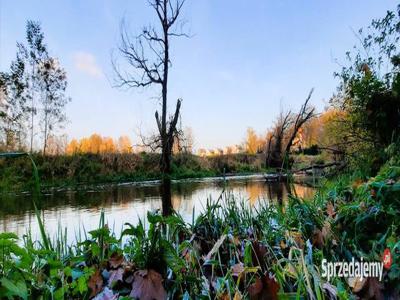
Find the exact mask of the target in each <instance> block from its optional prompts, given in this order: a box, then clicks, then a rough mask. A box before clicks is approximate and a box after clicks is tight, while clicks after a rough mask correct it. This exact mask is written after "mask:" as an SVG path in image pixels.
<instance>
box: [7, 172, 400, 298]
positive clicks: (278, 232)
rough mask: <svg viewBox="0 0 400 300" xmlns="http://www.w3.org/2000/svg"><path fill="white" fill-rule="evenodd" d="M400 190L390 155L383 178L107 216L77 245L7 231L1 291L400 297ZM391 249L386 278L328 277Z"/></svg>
mask: <svg viewBox="0 0 400 300" xmlns="http://www.w3.org/2000/svg"><path fill="white" fill-rule="evenodd" d="M399 198H400V167H399V166H398V164H387V165H385V166H384V167H383V168H382V169H381V171H380V172H379V173H378V174H377V175H376V176H375V177H373V178H369V179H366V178H363V177H360V176H356V175H351V176H350V175H343V176H341V177H339V178H337V179H335V180H334V181H331V182H327V183H326V184H325V185H324V187H323V188H321V189H320V190H319V192H318V193H316V195H315V197H313V198H311V199H300V198H298V197H296V196H293V197H290V198H289V201H288V202H286V203H284V204H283V205H278V204H275V203H265V204H261V205H259V206H257V207H250V206H249V205H248V203H246V202H244V201H243V199H240V198H236V197H232V195H231V194H230V193H229V191H226V193H223V194H222V195H221V197H220V198H219V199H213V201H207V205H206V207H205V210H204V211H203V212H202V213H201V214H200V215H199V216H198V217H197V218H195V219H194V220H193V221H191V222H185V221H183V219H182V218H181V216H180V215H178V214H174V215H172V216H169V217H166V218H165V217H162V216H160V215H158V214H155V213H151V212H149V213H148V215H147V220H146V222H145V223H146V224H147V225H146V228H147V230H145V226H144V225H143V224H144V223H139V224H137V225H136V224H133V225H129V224H126V225H125V227H124V231H123V233H122V235H121V236H116V235H115V233H113V232H112V231H111V230H110V227H109V226H108V225H107V224H106V223H105V221H104V220H105V216H104V215H102V216H101V217H100V226H99V228H98V229H97V230H94V231H91V232H88V233H83V232H81V233H78V234H77V238H78V241H79V242H77V243H73V244H72V245H71V244H67V243H66V241H65V239H64V232H63V231H62V230H60V232H59V234H58V236H57V237H56V238H55V239H54V240H50V239H49V238H48V236H47V235H46V234H43V235H42V239H41V240H40V241H33V240H32V238H31V237H30V236H29V235H28V236H27V237H26V238H25V239H24V246H22V247H20V246H18V243H17V241H18V237H16V236H15V235H12V234H6V233H3V234H0V244H1V245H3V247H0V254H1V257H3V260H2V261H1V268H0V273H1V278H2V279H1V280H0V282H1V287H0V297H13V296H19V297H21V298H25V299H27V298H32V299H38V298H40V297H42V298H43V299H47V298H54V299H63V298H64V299H65V298H76V299H89V298H93V297H95V299H131V298H130V297H133V298H136V297H139V298H143V299H145V298H146V299H147V298H152V299H165V298H166V297H169V298H170V299H181V298H183V299H195V298H196V297H199V296H200V295H202V296H203V297H205V298H211V299H214V298H216V299H230V298H231V299H243V298H251V299H255V298H256V299H295V298H297V299H302V298H303V299H306V298H309V299H324V298H325V299H351V298H353V297H359V298H362V299H373V298H375V299H383V297H386V298H391V299H397V298H399V296H400V294H399V293H400V291H399V286H400V269H399V265H398V261H399V258H400V253H399V250H398V249H399V247H400V246H399V236H400V232H399V228H400V220H399V218H398V215H399V214H400V205H399V201H398V199H399ZM360 211H361V212H362V213H360ZM272 220H273V221H272ZM44 231H45V229H44ZM385 249H388V250H385ZM385 251H386V252H387V251H389V253H390V255H391V259H392V264H391V266H390V267H388V268H385V269H384V270H383V273H382V280H381V281H380V280H379V278H375V277H373V278H363V279H361V278H360V277H357V276H354V277H351V278H340V277H335V278H332V279H331V280H330V281H328V279H327V278H326V277H324V276H323V273H324V272H323V269H322V259H326V260H327V261H329V262H339V261H351V260H352V258H354V259H355V260H356V261H359V260H360V259H361V258H363V259H364V261H370V262H374V261H378V262H381V261H382V256H383V253H384V252H385ZM38 262H40V264H38Z"/></svg>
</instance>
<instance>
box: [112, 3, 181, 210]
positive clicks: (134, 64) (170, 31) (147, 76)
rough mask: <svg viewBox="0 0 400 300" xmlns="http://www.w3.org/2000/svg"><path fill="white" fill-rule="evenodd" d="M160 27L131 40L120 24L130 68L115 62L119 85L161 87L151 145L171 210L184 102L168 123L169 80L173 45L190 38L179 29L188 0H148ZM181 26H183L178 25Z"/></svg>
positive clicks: (166, 207) (166, 205) (165, 206)
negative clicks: (158, 157)
mask: <svg viewBox="0 0 400 300" xmlns="http://www.w3.org/2000/svg"><path fill="white" fill-rule="evenodd" d="M148 2H149V5H150V6H151V8H152V9H153V10H154V12H155V14H156V17H157V21H158V24H159V27H156V26H147V27H144V28H143V30H142V32H141V34H139V35H138V36H136V37H134V38H132V37H131V35H130V34H129V33H128V30H127V26H126V24H125V23H124V22H122V23H121V44H120V47H119V52H120V54H121V56H122V57H123V58H124V59H125V61H126V63H127V64H128V66H129V67H131V69H129V70H128V71H126V70H125V71H122V70H121V69H120V68H119V66H118V65H117V63H116V61H115V60H114V61H113V66H114V70H115V74H116V79H117V85H118V86H120V87H128V88H140V87H148V86H158V87H160V89H161V91H160V98H161V102H162V107H161V116H160V115H159V113H158V111H156V112H155V118H156V123H157V128H158V136H157V138H156V139H155V140H153V141H151V143H153V144H155V145H156V146H157V147H159V148H161V160H160V170H161V172H162V174H163V175H164V176H163V187H164V191H163V196H164V198H163V210H164V212H165V213H166V214H168V213H169V211H170V209H171V205H172V204H171V197H170V194H171V190H170V184H171V181H170V178H169V177H170V174H171V155H172V149H173V144H174V140H175V136H176V131H177V122H178V118H179V113H180V107H181V100H180V99H178V101H177V104H176V108H175V113H174V114H173V115H172V116H171V117H170V118H169V121H168V112H167V107H168V79H169V77H168V76H169V69H170V66H171V57H170V42H171V39H172V38H174V37H182V36H187V35H186V34H185V33H183V32H182V31H181V30H180V29H181V28H182V25H183V23H182V22H179V17H180V14H181V11H182V7H183V5H184V3H185V0H149V1H148ZM179 25H181V26H179Z"/></svg>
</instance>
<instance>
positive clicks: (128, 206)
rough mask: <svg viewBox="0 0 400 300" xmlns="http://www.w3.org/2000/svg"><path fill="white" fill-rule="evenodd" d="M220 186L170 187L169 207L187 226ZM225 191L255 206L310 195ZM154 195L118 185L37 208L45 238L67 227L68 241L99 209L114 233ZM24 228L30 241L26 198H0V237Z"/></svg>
mask: <svg viewBox="0 0 400 300" xmlns="http://www.w3.org/2000/svg"><path fill="white" fill-rule="evenodd" d="M224 185H225V184H224V182H222V181H215V180H207V181H190V182H189V181H186V182H179V183H173V184H172V189H171V194H172V197H171V199H172V205H173V207H174V209H175V210H177V211H179V212H180V213H181V214H182V216H183V218H184V219H185V220H186V221H188V222H190V221H191V220H192V214H193V212H195V214H198V213H199V212H200V211H201V210H202V209H203V207H204V206H205V204H206V201H207V199H217V198H218V197H219V196H220V194H221V192H222V191H223V189H224ZM226 189H227V190H228V191H229V192H231V193H233V194H234V195H236V196H238V197H240V198H243V199H246V200H248V201H249V203H250V204H251V205H255V204H257V203H258V202H259V201H277V202H278V203H283V202H285V201H286V200H287V198H288V194H289V193H293V194H296V195H298V196H299V197H302V198H309V197H311V196H312V195H313V192H314V189H313V188H311V187H307V186H304V185H300V184H294V185H291V187H289V186H288V185H287V184H284V183H266V182H265V181H264V180H263V179H262V178H258V179H257V178H256V179H254V178H253V179H245V180H243V179H241V180H229V181H228V182H227V183H226ZM160 195H161V189H160V186H159V185H147V186H132V185H124V186H114V187H109V188H106V189H102V190H92V191H87V192H73V191H67V192H58V193H53V194H50V195H45V196H44V197H43V199H42V201H41V204H40V205H41V207H42V214H43V218H44V220H45V226H46V229H47V231H48V232H49V233H50V236H54V234H55V233H56V232H57V230H58V229H59V228H65V227H67V229H68V231H67V234H68V239H69V240H70V241H72V240H74V238H75V236H76V235H77V234H78V233H79V231H82V228H85V230H86V231H88V230H91V229H94V228H96V227H97V226H98V222H99V216H100V212H101V209H104V210H105V213H106V218H107V221H108V224H109V226H110V227H113V228H114V230H116V231H117V232H119V231H120V229H121V228H122V226H123V224H124V223H126V222H129V223H136V222H138V219H139V218H144V217H145V215H146V212H147V211H149V210H156V209H161V197H160ZM29 229H30V230H31V232H32V234H33V236H34V237H38V233H39V231H38V224H37V221H36V217H35V214H34V211H33V205H32V202H31V198H30V196H29V195H19V196H0V232H6V231H7V232H15V233H16V234H17V235H19V236H22V235H23V234H25V233H26V232H27V230H29Z"/></svg>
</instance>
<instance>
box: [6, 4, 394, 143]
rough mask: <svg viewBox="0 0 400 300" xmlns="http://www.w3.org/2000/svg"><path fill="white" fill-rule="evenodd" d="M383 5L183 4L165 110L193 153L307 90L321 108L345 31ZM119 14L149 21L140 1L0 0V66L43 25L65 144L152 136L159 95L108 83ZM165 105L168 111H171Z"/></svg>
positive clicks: (239, 134) (350, 39) (349, 37)
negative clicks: (59, 72)
mask: <svg viewBox="0 0 400 300" xmlns="http://www.w3.org/2000/svg"><path fill="white" fill-rule="evenodd" d="M396 5H397V3H396V1H387V0H379V1H378V0H354V1H349V0H338V1H323V0H319V1H317V0H307V1H306V0H304V1H290V0H276V1H267V0H252V1H250V0H236V1H232V0H187V4H186V6H185V8H184V12H183V14H184V18H185V19H186V20H187V21H188V23H187V29H188V30H189V31H190V32H191V33H192V35H193V37H192V38H190V39H179V40H175V41H173V42H172V63H173V67H172V69H171V73H170V74H171V75H170V85H169V89H170V93H169V99H170V104H171V105H172V104H173V105H174V104H175V99H177V98H178V97H180V98H183V105H182V112H183V118H182V122H183V125H184V126H190V127H191V128H192V130H193V134H194V137H195V145H196V147H197V148H199V147H205V148H214V147H223V146H226V145H230V144H236V143H239V142H241V141H243V139H244V137H245V132H246V128H247V127H249V126H251V127H253V128H254V129H255V130H256V131H257V132H259V133H262V132H265V131H266V130H267V129H268V128H269V127H271V125H272V123H273V121H274V119H275V117H276V115H277V114H278V113H279V110H280V107H281V106H282V107H285V108H291V109H297V108H298V107H299V106H300V105H301V103H302V101H303V100H304V99H305V97H306V96H307V94H308V92H309V90H310V89H311V88H312V87H314V88H315V92H314V95H313V97H312V103H313V104H314V105H315V106H316V107H317V108H318V109H319V110H320V111H321V110H322V109H323V108H324V107H325V106H326V105H327V104H328V99H329V98H330V96H331V95H332V94H333V92H334V91H335V87H336V86H337V80H336V79H335V78H334V77H333V72H334V71H336V70H338V68H339V66H338V64H337V63H336V62H335V60H336V59H338V60H339V61H344V54H345V52H346V51H347V50H349V49H351V47H352V46H353V45H354V44H355V43H356V38H355V36H354V33H353V30H357V29H359V28H360V27H364V26H367V25H368V24H369V23H370V21H371V19H372V18H378V17H381V16H383V15H385V13H386V11H387V10H388V9H390V10H393V9H395V8H396ZM122 17H125V18H126V20H127V21H128V23H129V26H130V28H131V30H132V32H133V33H134V32H138V31H139V30H140V29H141V28H142V26H143V25H147V24H149V23H151V22H152V21H153V20H154V19H155V18H154V14H153V11H152V10H151V9H150V7H149V6H148V5H147V1H146V0H130V1H126V0H125V1H122V0H113V1H111V0H108V1H106V0H85V1H72V0H58V1H54V0H53V1H52V0H40V1H39V0H29V1H28V0H26V1H22V0H21V1H11V0H0V70H3V71H4V70H7V68H8V67H9V64H10V61H11V60H12V59H13V58H14V57H15V51H16V41H23V40H24V38H25V24H26V20H29V19H30V20H37V21H40V22H41V24H42V29H43V31H44V33H45V39H46V43H47V44H48V47H49V49H50V52H51V54H52V55H53V56H56V57H58V58H59V59H60V61H61V64H62V65H63V66H64V67H65V69H66V71H67V74H68V79H69V86H68V94H69V96H71V98H72V102H71V103H70V104H69V105H68V108H67V114H68V118H69V123H68V124H67V126H66V128H65V132H66V133H67V134H68V136H69V137H70V138H72V137H77V138H79V137H82V136H88V135H90V134H91V133H93V132H97V133H100V134H102V135H104V136H112V137H118V136H120V135H129V136H131V137H132V139H133V140H134V142H135V143H138V139H137V137H136V133H137V132H138V130H139V129H140V130H141V131H142V132H144V133H146V132H151V131H152V130H154V128H155V126H154V111H155V109H156V108H158V103H157V101H156V100H155V99H153V96H155V95H156V93H157V91H156V90H152V89H147V90H145V91H143V90H129V91H126V90H118V89H115V88H113V87H112V84H111V83H112V78H113V72H112V68H111V53H112V51H113V49H114V50H115V47H116V45H117V43H118V37H119V24H120V21H121V18H122ZM171 108H173V107H172V106H171Z"/></svg>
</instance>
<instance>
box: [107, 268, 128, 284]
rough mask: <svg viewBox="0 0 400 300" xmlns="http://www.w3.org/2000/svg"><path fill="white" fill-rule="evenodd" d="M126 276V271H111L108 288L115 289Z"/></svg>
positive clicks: (120, 269)
mask: <svg viewBox="0 0 400 300" xmlns="http://www.w3.org/2000/svg"><path fill="white" fill-rule="evenodd" d="M123 275H124V269H122V268H119V269H117V270H112V271H110V277H109V278H108V286H109V287H113V286H114V285H115V283H117V282H118V281H122V276H123Z"/></svg>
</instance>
